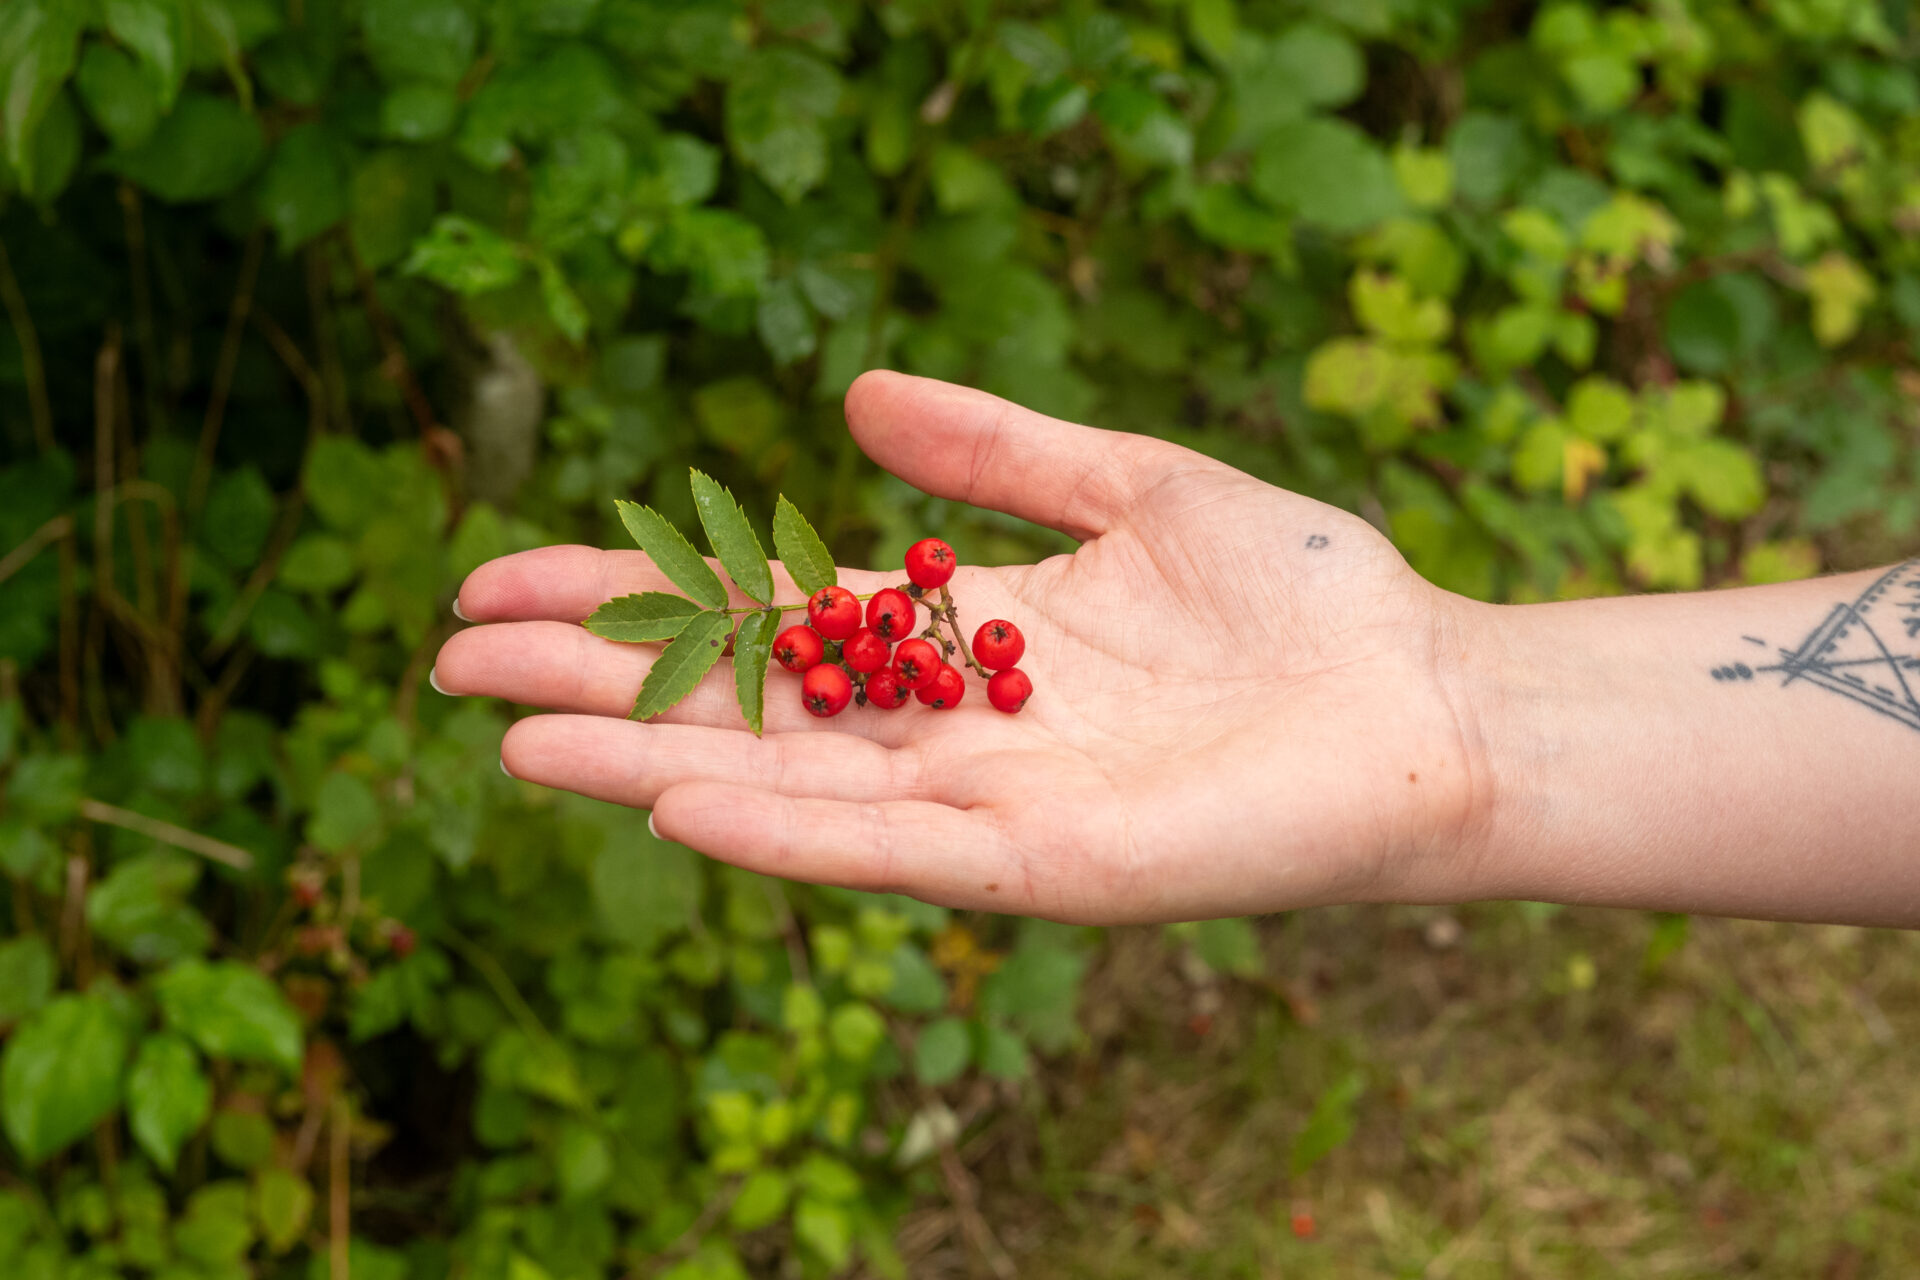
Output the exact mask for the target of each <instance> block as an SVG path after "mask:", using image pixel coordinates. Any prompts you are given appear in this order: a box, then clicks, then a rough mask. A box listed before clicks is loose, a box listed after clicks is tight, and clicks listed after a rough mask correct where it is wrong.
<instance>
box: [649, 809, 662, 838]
mask: <svg viewBox="0 0 1920 1280" xmlns="http://www.w3.org/2000/svg"><path fill="white" fill-rule="evenodd" d="M647 830H648V831H650V832H652V833H653V838H654V839H655V840H665V839H666V837H665V836H663V835H661V834H660V828H658V827H656V826H654V825H653V810H651V809H649V810H647Z"/></svg>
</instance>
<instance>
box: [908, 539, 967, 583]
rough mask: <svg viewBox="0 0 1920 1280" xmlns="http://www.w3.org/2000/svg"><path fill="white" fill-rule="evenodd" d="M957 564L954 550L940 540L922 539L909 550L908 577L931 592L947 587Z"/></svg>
mask: <svg viewBox="0 0 1920 1280" xmlns="http://www.w3.org/2000/svg"><path fill="white" fill-rule="evenodd" d="M957 563H959V562H958V561H957V560H956V559H954V555H953V548H952V547H950V546H948V545H947V544H946V543H944V542H942V541H940V539H938V538H922V539H920V541H918V542H916V543H914V544H913V545H912V546H910V547H908V548H907V576H908V577H909V578H911V579H913V585H914V586H916V587H921V588H924V589H926V590H929V591H930V590H932V589H933V588H935V587H944V586H946V585H947V579H949V578H951V577H952V576H953V568H954V565H956V564H957Z"/></svg>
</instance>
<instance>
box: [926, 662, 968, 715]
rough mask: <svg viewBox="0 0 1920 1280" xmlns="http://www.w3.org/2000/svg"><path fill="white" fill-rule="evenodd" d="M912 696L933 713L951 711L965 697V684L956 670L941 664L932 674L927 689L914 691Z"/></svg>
mask: <svg viewBox="0 0 1920 1280" xmlns="http://www.w3.org/2000/svg"><path fill="white" fill-rule="evenodd" d="M913 696H914V697H916V698H918V699H920V701H921V702H923V703H925V704H926V705H927V706H929V707H932V708H933V709H934V710H935V711H951V710H953V708H955V707H957V706H959V705H960V699H962V698H964V697H966V696H967V682H966V680H964V679H963V678H962V677H961V675H960V672H959V671H958V670H957V669H955V668H954V667H953V666H952V665H951V664H949V663H945V662H943V663H941V664H940V669H939V670H938V671H936V672H934V673H933V679H932V680H930V681H928V682H927V687H926V688H924V689H920V690H917V691H915V693H914V695H913Z"/></svg>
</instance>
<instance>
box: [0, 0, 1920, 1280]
mask: <svg viewBox="0 0 1920 1280" xmlns="http://www.w3.org/2000/svg"><path fill="white" fill-rule="evenodd" d="M1912 22H1913V17H1912V14H1911V13H1910V12H1909V11H1908V10H1907V9H1906V8H1905V7H1903V6H1898V5H1893V4H1884V3H1878V2H1876V0H1821V2H1819V3H1815V2H1813V0H1773V3H1770V4H1768V5H1765V6H1758V7H1754V6H1740V5H1734V4H1730V3H1723V2H1721V0H1652V2H1650V3H1648V4H1646V5H1644V6H1638V7H1623V6H1608V7H1604V8H1602V7H1598V6H1590V5H1585V4H1579V3H1565V2H1561V3H1553V4H1549V5H1547V6H1545V7H1541V8H1538V9H1534V8H1532V7H1530V6H1522V7H1517V8H1516V7H1514V6H1493V5H1485V4H1476V3H1466V2H1448V0H1361V2H1356V3H1347V2H1345V0H1343V2H1341V3H1332V2H1331V0H1318V2H1317V3H1314V2H1305V0H1303V2H1301V3H1282V2H1280V0H1246V2H1245V3H1241V4H1238V5H1236V4H1235V3H1234V0H1187V2H1186V3H1180V4H1174V3H1171V2H1170V0H1156V2H1154V3H1139V4H1132V5H1112V6H1104V7H1103V6H1096V5H1092V4H1076V5H1072V6H1068V7H1066V8H1065V9H1064V11H1062V10H1058V9H1056V8H1055V7H1054V6H1046V5H1028V6H1020V5H994V4H981V3H967V4H960V3H942V2H938V0H892V2H891V3H882V4H877V5H872V6H862V5H856V4H853V3H850V2H842V0H769V2H768V3H764V4H756V5H735V4H731V3H727V2H726V0H498V2H496V3H492V4H487V5H482V4H479V3H468V2H466V0H361V2H360V3H358V4H336V3H326V2H323V0H101V2H100V3H98V4H76V3H72V0H12V2H11V3H9V4H8V5H7V6H6V7H5V9H4V10H0V86H4V90H5V91H4V92H3V93H0V123H4V126H5V127H4V144H5V145H4V164H3V166H0V193H5V194H4V200H5V204H4V211H3V212H0V303H4V306H5V309H6V313H7V317H8V320H9V321H10V323H9V325H7V326H6V327H5V328H4V330H0V384H4V390H3V392H0V394H3V395H4V400H3V401H0V422H3V424H4V431H5V448H6V450H7V454H6V466H5V468H4V470H3V471H0V545H4V546H5V547H6V548H8V550H7V551H6V552H5V553H4V559H0V766H4V768H5V769H6V770H7V778H6V784H5V810H4V817H3V818H0V866H3V867H4V869H5V871H6V873H7V875H8V876H9V879H10V884H11V887H12V903H13V910H12V920H11V924H10V925H9V926H7V930H8V932H7V936H6V937H5V940H4V941H0V1024H4V1025H7V1026H10V1027H11V1031H10V1034H9V1035H8V1036H7V1039H6V1044H5V1049H4V1052H3V1053H0V1128H4V1132H5V1136H6V1139H7V1141H8V1143H9V1144H10V1147H11V1152H12V1158H13V1160H14V1162H15V1165H16V1170H17V1176H16V1177H14V1178H13V1179H11V1180H10V1181H9V1184H8V1187H7V1189H6V1190H5V1191H4V1192H0V1260H4V1262H5V1265H6V1267H7V1273H8V1274H9V1275H19V1276H23V1277H40V1276H46V1277H56V1276H58V1277H86V1276H101V1277H105V1276H110V1275H120V1274H126V1273H128V1272H133V1273H137V1274H150V1275H153V1276H156V1277H167V1278H169V1280H187V1278H189V1277H223V1276H243V1275H287V1276H310V1277H320V1276H331V1277H334V1278H335V1280H339V1278H340V1277H343V1276H346V1275H351V1276H352V1277H354V1278H355V1280H398V1278H400V1277H429V1276H437V1275H442V1274H449V1273H452V1274H459V1275H463V1276H472V1277H498V1278H500V1280H547V1278H550V1280H567V1278H571V1277H577V1276H589V1275H610V1274H616V1273H618V1274H626V1273H630V1272H633V1271H634V1270H635V1269H636V1268H638V1269H641V1270H646V1271H650V1272H654V1273H660V1274H667V1275H672V1276H674V1277H677V1278H678V1280H691V1278H692V1277H709V1276H711V1277H721V1276H730V1275H742V1274H747V1273H750V1272H751V1273H767V1274H772V1273H774V1272H779V1273H781V1274H792V1273H793V1272H794V1271H795V1270H797V1271H799V1272H800V1273H802V1274H832V1273H838V1272H842V1271H845V1270H848V1269H849V1268H851V1267H854V1266H865V1267H866V1268H868V1269H869V1270H871V1271H873V1272H876V1273H878V1274H899V1273H900V1272H901V1265H900V1262H899V1259H898V1258H897V1256H896V1255H895V1254H894V1251H893V1247H892V1245H891V1243H890V1236H891V1230H890V1226H891V1223H892V1221H893V1218H894V1216H895V1215H896V1214H897V1213H898V1212H899V1211H900V1209H901V1208H902V1207H903V1206H904V1205H905V1204H906V1203H908V1201H909V1200H910V1198H911V1197H912V1196H913V1195H914V1194H915V1193H916V1192H918V1191H920V1190H922V1189H924V1188H925V1187H926V1186H931V1185H932V1183H931V1182H923V1180H924V1179H929V1178H930V1177H931V1175H929V1174H928V1173H926V1172H925V1169H926V1161H927V1157H928V1156H929V1154H930V1153H932V1152H933V1151H935V1150H937V1149H938V1148H939V1147H940V1146H941V1145H942V1144H943V1143H944V1142H946V1141H950V1140H951V1136H952V1133H953V1127H954V1123H955V1121H954V1117H953V1113H952V1112H951V1111H950V1110H948V1109H947V1108H946V1106H945V1105H944V1104H943V1103H942V1102H941V1101H940V1092H939V1090H940V1087H941V1086H944V1085H947V1084H949V1083H950V1082H952V1081H955V1080H956V1079H958V1078H960V1077H962V1076H963V1075H967V1074H969V1073H980V1074H983V1075H985V1076H987V1077H990V1078H994V1079H999V1080H1006V1081H1016V1080H1018V1079H1020V1078H1021V1077H1022V1076H1023V1075H1024V1074H1025V1073H1026V1072H1027V1071H1028V1070H1029V1069H1030V1062H1031V1060H1032V1055H1033V1054H1035V1053H1040V1054H1047V1053H1055V1052H1061V1051H1065V1050H1069V1049H1071V1048H1072V1046H1073V1045H1074V1043H1075V1040H1076V1029H1075V1023H1074V1005H1075V1000H1076V993H1077V989H1078V982H1079V977H1080V974H1081V972H1082V970H1083V968H1084V966H1085V964H1086V963H1087V958H1088V954H1089V953H1088V947H1089V944H1090V943H1091V942H1093V941H1094V939H1093V937H1092V935H1090V934H1088V933H1086V932H1085V931H1074V930H1065V929H1059V928H1055V927H1052V926H1048V925H1043V924H1026V925H1022V926H1018V927H1015V926H1014V925H1012V924H1011V923H1010V922H1006V921H994V920H990V919H984V918H969V919H956V918H953V917H951V916H950V915H949V914H948V913H947V912H945V911H943V910H940V909H938V908H933V907H928V906H925V905H923V904H919V903H915V902H911V901H907V900H896V899H879V898H873V897H869V896H864V895H858V894H852V893H845V892H837V891H833V890H822V889H813V888H806V887H802V886H795V885H786V884H782V883H779V882H775V881H769V880H764V879H760V878H756V877H753V876H750V875H746V874H744V873H739V872H735V871H732V870H730V869H726V868H719V867H715V866H712V865H709V864H706V863H704V862H702V861H701V860H700V859H698V858H696V857H695V856H694V855H692V854H690V853H689V852H687V851H686V850H684V849H681V848H679V847H677V846H673V845H669V844H665V843H662V842H660V841H657V840H655V839H653V838H652V837H650V836H649V835H648V834H647V832H646V829H645V824H644V823H642V822H640V821H639V820H638V819H637V817H636V815H633V814H631V813H629V812H626V811H621V810H615V809H612V808H610V807H608V806H605V805H600V804H595V803H592V802H587V801H583V800H579V799H577V798H572V797H566V796H559V795H554V794H550V793H546V792H542V791H539V790H537V789H535V788H531V787H528V786H525V785H523V784H518V783H514V782H512V781H511V780H509V779H507V778H504V777H503V776H501V774H500V772H499V770H498V769H497V768H496V757H495V752H496V747H497V743H498V740H499V736H500V733H501V730H502V728H503V725H504V723H505V719H506V715H507V712H506V709H505V708H502V707H499V706H495V705H483V704H465V703H455V702H453V701H452V700H448V699H442V698H439V697H438V696H436V695H433V694H432V693H431V692H429V691H425V690H423V685H424V684H425V681H426V678H427V674H428V670H429V667H430V664H431V661H432V655H433V653H434V651H435V650H436V648H437V647H438V644H439V643H440V641H441V640H442V639H444V637H445V636H446V634H447V633H448V631H449V629H450V627H451V626H452V623H451V620H450V619H449V617H448V614H447V605H448V603H449V601H450V600H451V598H452V593H453V590H454V588H455V586H456V585H457V583H458V582H459V580H460V578H461V576H462V575H463V574H464V573H466V572H467V571H468V570H470V569H471V568H472V567H474V566H475V565H477V564H479V563H480V562H481V561H483V560H485V559H487V558H489V557H492V556H495V555H499V554H502V553H504V552H508V551H512V550H515V549H518V548H523V547H529V546H534V545H538V544H542V543H546V542H549V541H554V540H561V539H577V540H586V541H595V542H601V543H602V544H605V545H617V544H618V542H619V537H620V536H619V534H618V531H617V526H616V525H615V524H614V522H613V519H612V512H613V507H612V501H611V500H612V499H613V498H614V497H616V496H620V497H632V496H637V497H642V498H644V499H646V500H647V501H650V502H651V503H653V504H654V505H655V506H656V507H658V508H659V509H661V510H663V511H665V512H667V513H668V514H669V515H670V516H672V517H674V518H677V519H678V520H680V521H681V522H682V523H683V524H685V525H687V526H688V527H691V526H692V514H693V513H692V510H691V507H690V504H689V501H688V499H687V496H686V495H687V489H686V468H687V466H688V465H690V464H691V465H698V466H700V467H701V468H702V469H704V470H706V471H709V472H711V473H712V474H714V475H716V476H718V477H719V478H720V479H722V480H723V481H724V482H726V483H727V484H728V485H730V486H731V487H732V488H733V489H734V491H735V492H736V493H739V494H741V495H742V497H743V499H744V500H745V504H746V507H747V509H748V511H749V512H750V513H753V515H754V518H755V519H756V520H761V519H763V518H764V516H765V514H766V513H767V512H770V511H771V510H772V499H773V495H774V493H775V491H776V490H778V491H783V492H785V493H786V494H787V495H789V496H790V497H792V498H793V499H795V501H796V502H798V503H799V505H800V506H801V507H802V508H803V509H805V510H807V511H808V512H809V513H812V514H814V515H816V517H819V516H824V517H826V519H825V520H824V521H823V524H824V526H825V532H826V533H827V536H828V537H829V539H830V540H831V541H832V542H833V543H834V544H835V549H836V550H837V551H838V552H839V553H840V555H841V558H842V559H843V560H844V561H850V562H860V561H870V562H873V563H884V562H891V563H897V562H898V560H897V558H898V556H899V554H900V551H901V550H902V549H903V548H904V546H905V545H906V544H907V542H908V541H910V540H911V539H912V538H914V537H917V536H919V535H920V534H921V533H923V532H924V531H926V530H929V529H937V530H940V531H941V532H943V533H944V534H945V535H946V536H947V537H949V538H950V539H951V540H952V541H954V542H955V543H956V544H958V545H960V547H961V548H962V553H963V554H965V555H967V556H968V557H969V558H970V559H971V560H973V561H975V562H984V563H994V562H1004V561H1008V560H1018V559H1026V558H1031V557H1034V556H1037V555H1042V554H1047V553H1049V552H1052V551H1055V550H1059V549H1062V547H1063V546H1064V545H1066V544H1064V543H1063V542H1062V541H1061V540H1060V539H1059V538H1058V537H1057V536H1056V535H1052V534H1050V533H1047V532H1045V531H1041V530H1037V529H1034V528H1032V527H1030V526H1026V525H1024V524H1021V523H1019V522H1017V521H1011V520H1006V519H1002V518H1000V517H997V516H995V515H993V514H991V513H985V512H977V511H969V510H962V509H959V508H956V507H951V506H949V505H948V504H944V503H940V502H936V501H932V500H929V499H926V498H924V497H923V496H921V495H918V494H916V493H913V492H911V491H909V490H907V489H906V488H905V487H904V486H902V485H900V484H899V483H898V482H895V481H892V480H890V479H888V478H886V477H883V476H879V475H876V474H874V473H873V472H872V470H871V469H870V468H868V467H866V466H865V464H863V463H862V462H861V461H860V459H859V458H858V456H857V454H856V453H855V451H854V450H853V449H852V447H851V445H850V443H849V441H848V438H847V437H846V435H845V432H844V431H843V429H842V428H841V426H840V423H839V420H838V414H839V408H838V399H839V396H840V395H841V393H842V392H843V391H844V390H845V389H846V387H847V386H848V385H849V383H850V382H851V381H852V379H853V377H854V376H855V375H856V374H857V373H858V372H859V371H861V370H862V369H865V368H869V367H873V366H879V365H888V366H894V367H901V368H906V369H909V370H911V371H914V372H919V373H924V374H929V375H933V376H938V377H942V378H949V379H955V380H961V381H966V382H970V383H974V384H977V385H980V386H984V387H987V388H989V389H991V390H993V391H996V392H998V393H1000V394H1003V395H1006V396H1008V397H1010V398H1013V399H1015V400H1019V401H1021V402H1023V403H1026V404H1029V405H1032V406H1034V407H1036V408H1040V409H1043V410H1045V411H1048V412H1052V413H1056V414H1060V415H1063V416H1068V417H1075V418H1084V419H1093V420H1098V421H1100V422H1102V423H1104V424H1106V425H1111V426H1116V427H1124V428H1127V429H1131V430H1137V431H1145V432H1150V433H1153V434H1156V435H1161V436H1166V437H1169V438H1173V439H1177V440H1179V441H1181V442H1183V443H1186V444H1188V445H1191V446H1192V447H1194V448H1197V449H1200V450H1203V451H1205V452H1208V453H1211V454H1214V455H1216V456H1218V457H1221V458H1223V459H1225V460H1227V461H1229V462H1231V463H1233V464H1234V465H1236V466H1240V467H1242V468H1244V469H1246V470H1248V471H1250V472H1253V473H1254V474H1257V475H1260V476H1263V477H1265V478H1268V479H1270V480H1273V481H1275V482H1278V483H1284V484H1286V485H1288V486H1290V487H1292V488H1295V489H1299V490H1302V491H1305V492H1309V493H1312V494H1315V495H1316V496H1319V497H1322V498H1325V499H1326V500H1328V501H1331V502H1335V503H1338V504H1341V505H1343V506H1347V507H1349V508H1352V509H1355V510H1358V511H1360V512H1362V513H1363V514H1365V515H1367V516H1368V517H1369V518H1371V519H1373V520H1375V521H1376V522H1377V523H1379V524H1381V525H1382V526H1383V527H1385V528H1387V529H1389V530H1390V531H1391V533H1392V534H1393V536H1394V538H1395V540H1396V542H1397V543H1398V544H1399V545H1400V547H1401V548H1402V550H1403V551H1404V552H1405V553H1406V554H1407V556H1408V557H1409V558H1410V560H1411V561H1412V562H1413V564H1414V565H1415V567H1416V568H1418V569H1419V570H1420V571H1421V572H1422V573H1424V574H1426V575H1428V576H1429V577H1431V578H1432V579H1434V580H1435V581H1437V582H1439V583H1441V584H1442V585H1444V586H1447V587H1449V588H1452V589H1455V590H1459V591H1464V592H1467V593H1469V594H1473V595H1476V596H1480V597H1483V598H1500V599H1537V598H1548V597H1556V596H1569V595H1578V594H1589V593H1597V592H1605V591H1611V590H1616V589H1620V588H1622V587H1626V586H1639V587H1652V588H1668V587H1695V586H1700V585H1703V584H1716V583H1721V582H1727V581H1768V580H1774V579H1780V578H1786V577H1793V576H1798V575H1804V574H1807V573H1811V572H1813V571H1814V570H1816V569H1817V568H1818V567H1820V566H1821V564H1822V563H1824V562H1827V561H1829V560H1830V559H1831V560H1840V561H1844V560H1848V559H1859V558H1865V557H1872V556H1876V555H1882V554H1885V553H1886V552H1887V550H1888V548H1889V547H1890V545H1891V544H1892V543H1894V542H1896V541H1897V540H1899V539H1901V538H1906V537H1910V536H1911V534H1912V532H1913V529H1914V527H1915V523H1916V520H1920V498H1917V496H1916V481H1917V480H1920V466H1916V457H1915V455H1914V452H1913V450H1912V444H1911V441H1912V432H1911V418H1912V409H1911V397H1912V396H1913V394H1914V392H1915V389H1916V388H1915V378H1916V376H1917V375H1916V374H1915V373H1914V371H1913V367H1912V366H1913V363H1914V361H1915V359H1916V357H1920V347H1916V344H1915V341H1914V336H1915V332H1916V330H1920V254H1917V252H1916V246H1917V244H1920V125H1916V123H1915V122H1916V121H1920V78H1917V77H1916V73H1915V70H1914V62H1913V56H1912V55H1913V53H1914V48H1915V41H1916V39H1920V32H1916V31H1915V30H1914V29H1913V27H1912V26H1911V24H1912ZM765 534H766V530H765V529H764V527H763V528H762V537H763V541H767V539H766V537H765ZM1202 936H1203V939H1204V940H1210V941H1209V947H1210V948H1211V950H1212V951H1214V952H1217V953H1218V954H1219V955H1221V956H1223V957H1227V960H1226V963H1227V964H1228V966H1229V967H1231V966H1232V965H1233V964H1234V963H1238V962H1237V961H1234V960H1232V957H1235V956H1243V955H1244V954H1245V952H1246V946H1245V943H1246V938H1245V937H1244V936H1243V934H1242V933H1238V932H1235V931H1234V930H1233V929H1232V928H1231V927H1226V928H1220V927H1214V928H1210V929H1209V930H1208V931H1207V932H1206V933H1205V934H1204V935H1202ZM1304 1105H1305V1100H1303V1106H1304ZM349 1227H350V1231H351V1235H350V1236H349V1234H348V1232H349Z"/></svg>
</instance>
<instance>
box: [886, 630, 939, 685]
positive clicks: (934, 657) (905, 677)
mask: <svg viewBox="0 0 1920 1280" xmlns="http://www.w3.org/2000/svg"><path fill="white" fill-rule="evenodd" d="M941 666H942V663H941V660H940V651H939V650H938V649H936V648H934V647H933V644H932V642H931V641H927V640H922V639H919V638H918V637H915V638H914V639H912V640H902V641H901V642H900V647H899V648H898V649H895V650H894V651H893V674H894V675H895V677H897V678H898V679H899V681H900V687H901V688H902V689H915V690H918V689H924V688H926V687H927V686H928V685H929V684H932V683H933V678H934V677H935V676H936V675H938V674H940V667H941Z"/></svg>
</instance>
